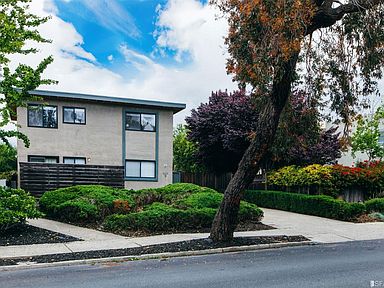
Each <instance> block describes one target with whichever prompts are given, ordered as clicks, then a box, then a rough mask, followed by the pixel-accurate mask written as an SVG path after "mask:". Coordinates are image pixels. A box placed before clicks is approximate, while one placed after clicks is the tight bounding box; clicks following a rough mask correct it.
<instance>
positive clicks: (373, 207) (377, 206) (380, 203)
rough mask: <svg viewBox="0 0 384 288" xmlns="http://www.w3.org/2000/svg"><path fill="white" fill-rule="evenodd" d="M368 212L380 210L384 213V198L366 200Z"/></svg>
mask: <svg viewBox="0 0 384 288" xmlns="http://www.w3.org/2000/svg"><path fill="white" fill-rule="evenodd" d="M364 204H365V207H366V209H367V212H368V213H371V212H379V213H382V214H384V198H375V199H371V200H368V201H366V202H364Z"/></svg>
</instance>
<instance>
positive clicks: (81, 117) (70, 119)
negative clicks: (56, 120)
mask: <svg viewBox="0 0 384 288" xmlns="http://www.w3.org/2000/svg"><path fill="white" fill-rule="evenodd" d="M63 122H64V123H69V124H85V108H77V107H63Z"/></svg>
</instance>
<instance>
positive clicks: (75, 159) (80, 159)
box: [63, 157, 87, 165]
mask: <svg viewBox="0 0 384 288" xmlns="http://www.w3.org/2000/svg"><path fill="white" fill-rule="evenodd" d="M86 162H87V161H86V160H85V157H64V158H63V163H64V164H79V165H85V164H86Z"/></svg>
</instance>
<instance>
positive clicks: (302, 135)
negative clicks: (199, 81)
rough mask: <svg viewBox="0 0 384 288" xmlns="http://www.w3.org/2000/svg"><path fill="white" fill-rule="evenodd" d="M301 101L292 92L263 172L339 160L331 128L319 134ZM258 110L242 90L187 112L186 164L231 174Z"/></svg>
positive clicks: (316, 120)
mask: <svg viewBox="0 0 384 288" xmlns="http://www.w3.org/2000/svg"><path fill="white" fill-rule="evenodd" d="M304 95H305V93H304V92H303V91H296V92H294V93H293V94H292V96H291V97H290V101H289V102H288V103H287V106H286V107H285V109H284V111H283V114H282V121H280V125H279V127H278V129H277V132H276V138H275V141H274V144H273V145H272V146H271V147H270V149H269V151H268V154H267V155H266V157H265V158H264V161H263V166H262V167H263V168H266V169H272V168H277V167H280V166H284V165H308V164H314V163H317V164H332V163H334V162H335V161H336V159H337V158H339V157H340V156H341V152H340V149H341V145H340V142H339V139H338V133H335V131H336V127H335V128H331V129H328V130H323V129H321V126H320V121H321V117H320V113H319V112H318V109H317V108H316V107H314V106H313V105H312V104H309V103H307V102H306V97H304ZM250 107H251V108H252V109H250ZM260 108H261V104H259V105H258V104H257V103H255V102H254V101H253V99H252V97H251V95H249V94H247V93H246V92H245V91H244V90H240V91H235V92H233V93H228V92H227V91H218V92H215V93H212V95H211V97H210V98H209V101H208V103H204V104H201V105H200V106H199V107H198V108H197V109H194V110H192V113H191V116H189V117H187V118H186V122H187V124H188V130H189V133H188V138H189V140H190V141H191V142H192V143H195V145H194V146H195V152H194V155H192V159H191V158H189V159H190V161H195V162H197V163H200V164H201V165H202V166H203V167H205V168H206V169H207V170H208V171H210V172H214V173H217V174H220V173H225V172H235V171H236V169H237V167H238V164H239V162H240V160H241V157H242V156H243V154H244V152H245V150H246V149H247V148H248V146H249V143H250V141H251V138H252V134H253V133H254V129H255V127H256V123H257V121H258V119H257V118H258V115H259V112H260ZM193 156H194V157H193Z"/></svg>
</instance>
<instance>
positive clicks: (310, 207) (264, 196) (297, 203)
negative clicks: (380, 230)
mask: <svg viewBox="0 0 384 288" xmlns="http://www.w3.org/2000/svg"><path fill="white" fill-rule="evenodd" d="M244 200H245V201H247V202H250V203H254V204H256V205H258V206H261V207H265V208H273V209H279V210H285V211H290V212H296V213H301V214H308V215H315V216H320V217H325V218H331V219H337V220H343V221H353V220H355V219H356V218H357V217H359V216H361V215H362V214H364V213H365V212H366V206H365V204H363V203H348V202H345V201H342V200H336V199H334V198H332V197H330V196H325V195H318V196H317V195H316V196H312V195H305V194H297V193H288V192H280V191H254V190H249V191H246V192H245V195H244Z"/></svg>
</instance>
